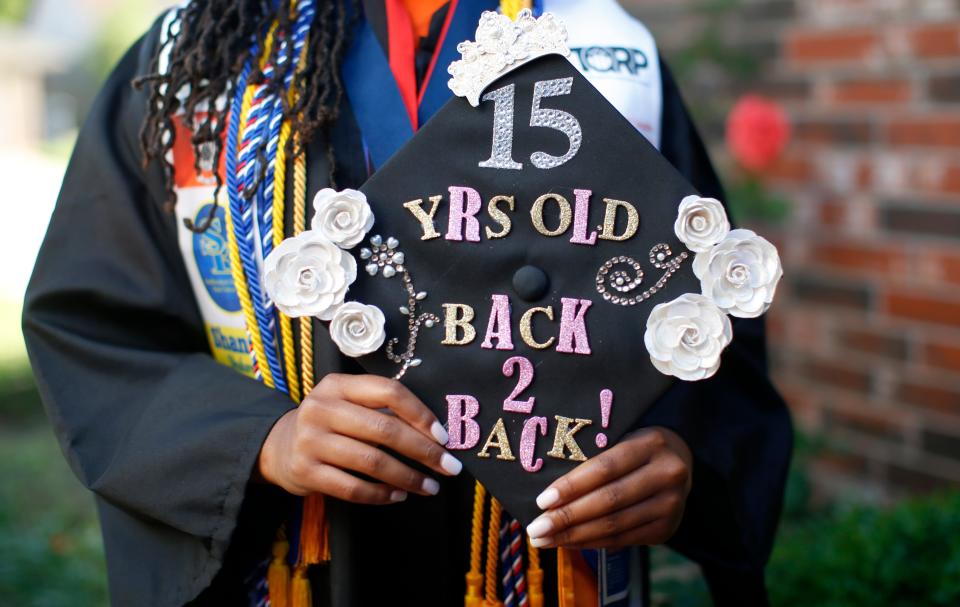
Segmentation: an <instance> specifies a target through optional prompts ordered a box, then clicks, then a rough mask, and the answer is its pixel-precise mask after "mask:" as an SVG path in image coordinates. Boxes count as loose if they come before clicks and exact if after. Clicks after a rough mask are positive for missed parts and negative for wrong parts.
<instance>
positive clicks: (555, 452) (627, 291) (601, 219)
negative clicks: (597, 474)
mask: <svg viewBox="0 0 960 607" xmlns="http://www.w3.org/2000/svg"><path fill="white" fill-rule="evenodd" d="M477 37H478V40H477V42H470V43H464V44H461V46H460V47H459V48H460V50H461V52H462V53H463V56H464V59H463V61H461V62H457V63H455V64H454V65H452V66H451V69H450V72H451V74H452V75H453V76H454V78H453V80H452V81H451V88H452V89H454V92H455V93H457V94H458V95H459V96H458V97H454V98H453V99H451V100H450V101H449V102H448V103H447V104H446V105H445V106H444V107H442V108H441V109H440V110H439V111H438V112H437V113H436V115H435V116H434V117H433V118H432V119H431V120H430V121H429V122H428V123H427V124H426V125H424V127H423V128H422V129H421V130H420V131H419V132H418V133H417V134H416V135H415V136H414V137H413V138H412V139H411V140H410V141H409V142H408V143H407V144H406V145H405V146H404V147H403V148H402V149H400V150H399V151H398V152H397V153H396V154H395V155H394V156H393V157H392V158H391V159H390V160H389V162H387V163H386V164H385V165H384V166H383V167H381V168H380V169H379V170H377V171H376V173H375V174H374V175H373V176H372V177H371V178H370V179H369V180H368V181H367V182H366V183H365V184H364V185H363V186H362V188H361V191H362V193H363V194H365V196H366V200H367V201H369V205H370V209H372V217H371V216H369V213H368V212H367V211H366V210H365V209H362V210H360V211H355V212H354V211H350V209H349V207H350V197H351V196H354V197H357V196H359V195H357V194H356V193H355V192H348V193H346V194H342V193H341V194H337V193H333V192H332V191H327V192H328V193H327V194H326V196H327V197H328V198H330V200H332V201H333V202H331V201H330V200H328V201H326V202H321V203H319V204H317V205H316V206H317V207H318V215H317V219H315V223H314V228H317V227H318V224H317V221H318V220H319V222H320V227H321V228H323V229H326V230H327V231H328V232H330V234H331V236H332V237H334V238H336V237H337V228H336V226H337V222H338V221H339V222H341V223H343V224H344V226H349V225H351V222H352V223H353V224H356V225H358V226H360V227H361V228H363V229H369V228H371V226H372V229H370V231H369V233H366V234H365V235H364V237H363V241H362V242H357V238H355V237H352V236H351V237H348V238H346V239H344V238H342V237H341V238H340V240H341V241H342V242H340V243H339V244H340V245H341V247H343V248H348V249H350V252H351V253H352V255H353V256H354V258H355V260H356V263H357V264H358V265H357V266H356V267H355V268H353V271H355V272H356V274H357V276H358V277H357V279H356V282H355V283H353V284H352V285H351V286H350V287H349V294H348V296H347V299H348V300H355V301H356V302H362V303H348V304H346V305H344V306H342V307H341V308H340V309H339V311H338V312H337V313H336V314H334V320H333V322H332V324H331V336H332V337H333V339H334V341H337V343H338V344H339V345H340V346H341V349H342V350H343V351H344V352H345V353H347V354H350V355H353V356H359V362H360V364H361V365H362V366H363V367H364V368H365V369H366V370H367V371H369V372H370V373H375V374H379V375H386V376H395V377H398V378H400V379H401V380H402V381H403V382H404V383H405V384H406V385H407V386H408V387H409V388H410V389H411V390H412V391H413V392H414V393H415V394H417V395H418V396H419V397H420V398H421V399H422V400H423V401H424V402H425V403H426V404H427V405H428V406H429V407H430V408H431V409H432V410H433V411H434V412H435V413H436V414H437V416H438V417H439V418H440V420H441V421H444V422H445V423H446V425H447V429H448V432H449V435H450V441H449V443H448V445H447V447H448V448H449V449H451V450H453V451H454V452H455V453H456V454H457V455H458V456H460V458H461V459H462V461H463V462H464V465H465V466H466V467H467V469H468V470H469V471H470V472H471V473H472V474H473V475H474V476H475V477H476V478H477V479H478V480H480V481H481V482H482V483H483V484H484V485H485V486H486V487H487V488H488V489H489V491H490V492H491V493H492V494H493V495H494V496H496V497H497V498H498V499H499V500H500V501H501V502H502V504H503V506H504V508H505V509H506V510H508V511H509V512H510V513H511V514H512V515H513V516H514V517H516V518H518V519H519V520H520V521H521V522H522V523H523V524H527V523H529V522H530V521H531V520H532V519H533V518H535V517H536V515H537V514H538V513H539V509H538V508H537V506H536V504H535V498H536V496H537V495H538V494H539V493H540V492H541V491H543V489H545V488H546V487H547V486H548V485H549V484H550V483H551V482H553V481H554V480H555V479H556V478H558V477H559V476H561V475H563V474H564V473H566V472H568V471H570V470H571V469H573V468H574V467H575V466H576V465H577V464H579V463H581V462H582V461H585V460H586V459H587V458H589V457H591V456H593V455H596V454H598V453H600V452H601V451H602V450H604V449H606V448H609V447H610V446H612V445H613V444H615V443H616V442H617V441H618V440H619V439H620V438H621V437H622V436H623V435H624V434H625V433H627V432H628V431H630V430H631V429H634V428H636V427H637V425H638V423H639V420H640V418H641V416H642V415H643V413H644V411H646V410H647V409H648V408H649V407H650V406H651V405H652V404H653V403H654V402H655V401H656V400H657V399H658V398H660V397H661V395H662V394H663V393H664V392H665V391H666V390H667V389H668V388H669V387H670V385H671V383H672V382H674V381H676V379H675V377H673V376H679V377H681V378H684V379H700V378H704V377H707V376H709V375H711V374H712V373H713V372H714V371H716V367H717V366H718V365H719V356H720V352H721V351H722V349H723V347H724V346H725V345H726V344H727V343H728V342H729V340H730V337H731V335H730V323H729V320H727V316H726V314H725V313H724V312H733V313H739V312H742V310H747V309H749V310H750V311H751V313H752V312H756V313H757V314H758V313H762V311H763V310H765V309H766V305H767V304H768V303H769V300H770V297H772V294H773V288H772V287H770V288H766V287H765V286H764V285H767V286H769V283H770V282H771V280H767V279H769V278H772V277H773V275H775V274H777V272H779V260H776V267H773V266H772V265H771V264H770V263H767V262H768V261H769V255H767V257H764V255H765V254H767V253H769V251H767V250H766V249H764V248H763V247H764V243H766V241H762V239H759V237H756V239H753V240H751V237H750V234H752V233H749V234H746V232H747V231H745V230H734V231H733V232H730V231H729V224H728V223H727V220H726V216H725V214H724V212H723V208H722V206H721V205H720V204H719V203H718V202H717V201H711V200H709V199H701V198H699V197H697V196H696V192H695V190H694V188H693V187H692V186H691V185H690V184H689V183H688V182H687V181H686V180H685V179H684V178H683V177H682V176H681V175H680V174H679V173H678V172H677V171H676V170H675V169H674V168H673V167H672V166H671V165H670V164H669V163H668V162H667V161H666V160H665V159H664V158H663V157H662V156H661V155H660V154H659V152H658V151H657V150H656V149H655V148H654V147H653V146H652V145H650V143H648V142H647V140H646V139H645V138H644V137H643V136H642V135H641V134H640V133H639V132H638V131H637V130H636V129H635V128H634V127H633V126H632V125H631V124H630V123H629V122H628V121H627V120H626V119H625V118H624V117H623V116H622V115H621V114H620V113H619V112H618V111H617V110H616V109H615V108H614V107H613V106H612V105H611V104H610V103H609V102H608V101H607V100H606V99H605V98H604V97H603V96H602V95H601V94H600V93H599V92H598V91H597V90H596V89H595V88H594V87H593V86H592V85H591V84H590V83H589V82H588V81H587V80H586V79H585V78H584V77H583V76H582V75H581V74H580V73H579V72H578V71H577V70H576V69H575V68H574V67H573V66H572V65H571V64H570V62H569V61H568V60H567V59H565V58H564V56H563V54H564V51H565V44H564V40H565V38H566V34H565V31H564V29H563V26H562V24H560V23H559V22H558V21H556V20H555V19H554V18H553V17H552V16H551V15H549V14H546V15H544V16H542V17H540V18H539V19H534V18H533V17H531V16H530V15H529V14H523V15H521V17H520V18H519V19H518V21H517V22H515V23H514V22H512V21H510V20H509V19H507V18H505V17H502V16H499V15H496V14H495V13H487V14H485V15H484V17H483V19H482V20H481V24H480V28H479V29H478V31H477ZM337 196H340V198H339V202H337ZM359 198H362V197H359ZM338 205H339V206H338ZM324 209H326V210H327V211H325V210H324ZM336 209H339V211H337V210H336ZM344 209H346V211H344ZM338 213H341V214H340V215H338ZM338 216H339V217H340V219H338ZM324 226H326V227H324ZM347 231H349V230H347ZM737 233H742V234H739V236H740V237H742V238H740V240H737ZM731 240H732V241H733V242H732V244H731V242H728V241H731ZM721 241H722V242H721ZM741 241H743V242H741ZM760 241H762V242H760ZM744 242H745V243H746V244H744ZM718 243H720V244H718ZM766 244H767V245H769V243H766ZM728 245H729V246H728ZM723 246H727V249H729V250H728V251H727V258H730V257H731V256H732V257H734V258H737V259H740V260H741V261H744V259H747V258H749V259H748V260H747V261H749V262H750V263H754V262H755V261H756V259H761V261H763V263H761V264H760V270H757V269H755V268H754V272H753V274H754V276H753V278H750V277H749V276H748V277H747V282H748V283H750V284H749V289H747V290H744V291H743V292H739V291H736V290H734V289H732V288H731V287H730V281H731V280H733V281H734V282H736V280H737V278H736V277H733V278H730V277H721V278H720V279H716V280H714V278H716V277H715V276H713V275H712V274H711V272H716V271H717V270H716V268H714V267H713V266H718V267H719V265H720V264H722V263H723V262H724V259H727V258H723V259H720V260H719V261H717V258H722V257H723V255H722V253H723V251H721V248H722V247H723ZM751 247H752V249H751ZM771 248H772V247H771ZM753 249H757V250H753ZM745 251H746V253H745ZM748 253H749V255H748ZM773 254H774V256H775V250H774V252H773ZM744 255H746V257H744ZM751 255H752V257H751ZM695 256H696V258H697V259H696V261H697V264H696V265H697V267H698V268H700V270H702V271H699V272H698V274H700V275H701V276H698V275H695V273H694V266H695V263H694V261H695ZM738 256H739V257H738ZM751 260H752V261H751ZM728 261H729V259H728ZM744 263H746V262H744ZM764 264H766V265H764ZM269 265H270V264H269V263H268V266H269ZM344 265H345V267H346V268H347V269H346V270H345V274H346V276H347V281H348V282H349V280H350V279H351V278H352V274H351V268H350V267H349V265H350V261H346V262H344ZM741 265H742V264H741ZM747 265H748V266H749V263H748V264H747ZM754 265H756V264H754ZM728 266H729V264H728ZM704 268H706V269H704ZM751 268H752V266H750V267H747V268H746V269H747V271H749V270H751ZM741 269H743V268H741ZM758 272H760V273H764V272H765V273H766V274H764V276H763V277H760V278H764V280H760V279H757V276H756V275H757V273H758ZM269 273H270V268H269V267H268V268H267V275H268V279H269ZM767 274H769V275H770V276H767ZM704 277H706V278H705V279H704ZM776 278H779V275H777V276H776ZM711 280H712V281H713V282H710V284H709V285H708V284H707V282H709V281H711ZM751 281H752V282H751ZM753 282H755V283H757V284H753ZM772 282H773V286H775V280H773V281H772ZM761 283H763V284H761ZM709 289H713V291H710V292H709V293H708V292H707V291H708V290H709ZM724 289H726V290H724ZM747 291H749V293H747ZM758 302H759V305H757V304H758ZM278 305H279V304H278ZM373 306H375V308H374V307H373ZM655 310H656V311H655ZM381 312H382V315H381ZM741 315H748V314H741ZM753 315H756V314H753ZM338 316H339V317H342V320H340V321H338V318H337V317H338ZM381 325H382V326H383V331H382V332H379V331H378V330H376V328H377V327H379V326H381ZM370 327H374V328H375V329H371V328H370ZM381 344H382V346H381ZM371 350H372V352H371V353H369V354H364V352H370V351H371Z"/></svg>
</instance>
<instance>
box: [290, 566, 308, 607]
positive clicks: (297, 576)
mask: <svg viewBox="0 0 960 607" xmlns="http://www.w3.org/2000/svg"><path fill="white" fill-rule="evenodd" d="M290 604H291V606H292V607H311V606H312V605H313V596H312V595H311V593H310V580H309V579H308V578H307V567H306V565H297V567H296V569H294V570H293V583H292V584H291V586H290Z"/></svg>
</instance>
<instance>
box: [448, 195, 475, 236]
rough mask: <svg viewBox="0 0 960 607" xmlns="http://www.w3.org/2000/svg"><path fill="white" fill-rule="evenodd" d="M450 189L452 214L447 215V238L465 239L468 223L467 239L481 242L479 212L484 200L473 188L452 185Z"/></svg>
mask: <svg viewBox="0 0 960 607" xmlns="http://www.w3.org/2000/svg"><path fill="white" fill-rule="evenodd" d="M449 190H450V214H449V215H448V216H447V235H446V239H447V240H463V232H464V224H466V233H467V240H468V241H469V242H480V222H479V221H478V220H477V213H479V212H480V207H481V206H482V202H481V200H480V194H479V193H478V192H477V191H476V190H474V189H473V188H468V187H464V186H458V185H452V186H450V187H449Z"/></svg>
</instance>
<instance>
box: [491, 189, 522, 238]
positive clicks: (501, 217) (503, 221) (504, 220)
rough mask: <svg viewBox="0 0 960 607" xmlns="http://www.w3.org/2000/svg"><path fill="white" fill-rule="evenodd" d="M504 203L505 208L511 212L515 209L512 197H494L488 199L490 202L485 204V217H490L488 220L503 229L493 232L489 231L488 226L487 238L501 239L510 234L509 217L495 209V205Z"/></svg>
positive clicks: (497, 208) (510, 224) (510, 223)
mask: <svg viewBox="0 0 960 607" xmlns="http://www.w3.org/2000/svg"><path fill="white" fill-rule="evenodd" d="M500 202H505V203H507V208H508V209H510V210H511V211H512V210H513V209H514V208H515V202H514V200H513V196H503V195H500V196H494V197H493V198H491V199H490V202H488V203H487V215H489V216H490V219H492V220H494V221H496V222H497V223H499V224H500V225H501V226H503V229H502V230H500V231H499V232H494V231H493V230H491V229H490V226H487V227H486V228H485V229H486V232H487V238H503V237H504V236H506V235H507V234H509V233H510V228H511V227H512V225H513V224H512V222H511V221H510V216H509V215H507V214H506V213H504V212H503V211H501V210H500V209H499V207H497V203H500Z"/></svg>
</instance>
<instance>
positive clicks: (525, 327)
mask: <svg viewBox="0 0 960 607" xmlns="http://www.w3.org/2000/svg"><path fill="white" fill-rule="evenodd" d="M537 312H541V313H543V314H545V315H546V316H547V318H549V319H550V320H553V306H547V307H546V308H530V309H529V310H527V311H526V312H524V313H523V316H521V317H520V337H522V338H523V343H525V344H527V345H528V346H530V347H531V348H534V349H536V350H545V349H547V348H549V347H550V346H552V345H553V342H554V341H555V340H556V339H557V338H556V337H553V336H551V337H550V339H548V340H547V341H545V342H543V343H540V342H538V341H537V340H536V339H534V338H533V315H534V314H536V313H537Z"/></svg>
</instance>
